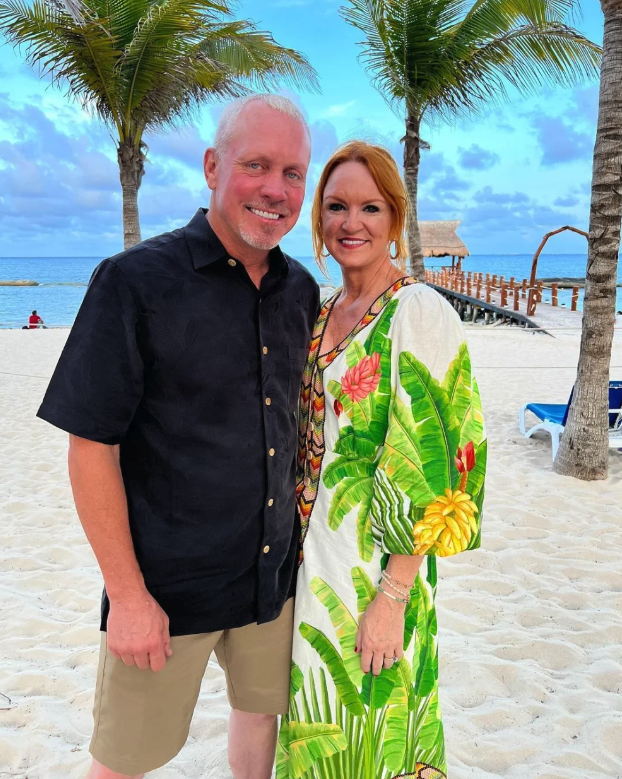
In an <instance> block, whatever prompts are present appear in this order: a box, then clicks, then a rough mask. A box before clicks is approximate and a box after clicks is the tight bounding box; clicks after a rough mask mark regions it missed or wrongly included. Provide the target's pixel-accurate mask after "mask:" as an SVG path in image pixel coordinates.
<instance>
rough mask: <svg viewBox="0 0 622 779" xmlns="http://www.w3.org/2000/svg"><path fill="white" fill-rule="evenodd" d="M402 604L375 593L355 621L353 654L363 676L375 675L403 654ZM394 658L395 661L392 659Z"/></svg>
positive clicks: (403, 610)
mask: <svg viewBox="0 0 622 779" xmlns="http://www.w3.org/2000/svg"><path fill="white" fill-rule="evenodd" d="M405 610H406V604H404V603H399V602H398V601H394V600H393V599H392V598H388V597H387V596H386V595H383V593H382V592H378V594H377V595H376V597H375V598H374V600H373V601H372V602H371V603H370V604H369V606H368V607H367V611H366V612H365V614H363V616H362V617H361V619H360V621H359V631H358V635H357V637H356V648H355V651H356V652H357V653H358V654H360V655H361V668H362V669H363V673H369V671H370V670H371V671H372V673H373V674H374V676H378V674H379V673H380V671H382V669H383V668H391V666H392V665H393V663H394V662H397V661H398V660H400V659H401V657H402V655H403V654H404V612H405ZM394 658H395V659H394Z"/></svg>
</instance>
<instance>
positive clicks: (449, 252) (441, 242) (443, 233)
mask: <svg viewBox="0 0 622 779" xmlns="http://www.w3.org/2000/svg"><path fill="white" fill-rule="evenodd" d="M460 224H461V221H460V220H455V221H448V220H445V221H442V222H419V232H420V233H421V247H422V249H423V256H424V257H451V267H452V268H453V267H458V268H459V267H460V265H461V263H462V260H463V259H464V257H468V256H469V254H470V252H469V250H468V249H467V247H466V245H465V244H464V243H463V241H462V239H461V238H459V237H458V233H457V232H456V230H457V229H458V226H459V225H460ZM456 260H457V263H456Z"/></svg>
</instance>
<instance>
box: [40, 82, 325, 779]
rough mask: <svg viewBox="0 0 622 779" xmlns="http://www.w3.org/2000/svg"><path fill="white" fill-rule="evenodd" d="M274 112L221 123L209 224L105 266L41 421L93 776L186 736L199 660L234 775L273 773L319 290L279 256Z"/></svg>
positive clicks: (288, 185) (303, 152) (278, 109)
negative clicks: (64, 540) (60, 467)
mask: <svg viewBox="0 0 622 779" xmlns="http://www.w3.org/2000/svg"><path fill="white" fill-rule="evenodd" d="M310 143H311V142H310V134H309V129H308V127H307V125H306V122H305V120H304V118H303V116H302V114H301V113H300V111H299V110H298V109H297V108H296V106H295V105H294V104H293V103H292V102H291V101H290V100H288V99H286V98H284V97H280V96H275V95H253V96H249V97H246V98H242V99H241V100H240V101H236V102H234V103H232V104H231V105H229V106H228V107H227V108H226V109H225V111H224V112H223V114H222V117H221V119H220V123H219V126H218V129H217V131H216V137H215V140H214V146H213V147H212V148H209V149H208V150H207V151H206V153H205V160H204V170H205V177H206V180H207V184H208V187H209V188H210V189H211V190H212V195H211V203H210V208H209V211H207V210H205V209H199V210H198V211H197V213H196V215H195V216H194V218H193V219H192V221H191V222H190V223H189V224H188V225H187V226H186V227H183V228H181V229H178V230H174V231H173V232H171V233H167V234H165V235H160V236H157V237H155V238H151V239H150V240H148V241H145V242H143V243H141V244H138V246H135V247H133V248H132V249H129V250H128V251H125V252H123V253H122V254H119V255H117V256H116V257H113V258H111V259H107V260H104V262H103V263H101V264H100V265H99V266H98V268H97V269H96V270H95V273H94V275H93V277H92V279H91V282H90V284H89V288H88V290H87V293H86V296H85V299H84V302H83V304H82V306H81V308H80V311H79V312H78V316H77V318H76V326H75V327H74V328H73V329H72V331H71V333H70V335H69V338H68V341H67V345H66V346H65V349H64V351H63V353H62V355H61V358H60V361H59V363H58V366H57V368H56V371H55V373H54V375H53V377H52V381H51V383H50V386H49V388H48V391H47V393H46V395H45V398H44V401H43V404H42V406H41V408H40V409H39V412H38V415H39V416H40V417H41V418H42V419H45V420H47V421H48V422H50V423H52V424H53V425H56V426H57V427H60V428H61V429H63V430H66V431H68V432H69V433H70V445H69V474H70V478H71V484H72V488H73V493H74V498H75V502H76V508H77V511H78V514H79V516H80V520H81V522H82V524H83V526H84V529H85V532H86V534H87V536H88V539H89V542H90V543H91V546H92V547H93V550H94V552H95V555H96V557H97V560H98V562H99V566H100V568H101V570H102V574H103V577H104V582H105V591H104V598H103V613H102V624H101V628H102V631H107V633H106V632H103V633H102V639H101V652H100V665H99V673H98V681H97V688H96V693H95V731H94V735H93V739H92V741H91V746H90V751H91V754H92V755H93V763H92V766H91V769H90V771H89V774H88V779H118V778H119V777H135V778H136V777H140V776H142V775H143V774H144V773H145V772H146V771H152V770H154V769H156V768H158V767H160V766H162V765H164V764H165V763H167V762H168V761H169V760H171V759H172V758H173V757H174V756H175V755H176V754H177V753H178V752H179V750H180V749H181V748H182V746H183V745H184V743H185V741H186V738H187V736H188V730H189V727H190V721H191V718H192V714H193V709H194V707H195V704H196V701H197V698H198V696H199V689H200V686H201V679H202V677H203V673H204V671H205V668H206V666H207V662H208V659H209V657H210V655H211V654H212V652H213V651H215V652H216V656H217V658H218V661H219V663H220V664H221V665H222V667H223V669H224V670H225V674H226V679H227V689H228V693H229V701H230V703H231V707H232V712H231V717H230V724H229V762H230V764H231V770H232V772H233V776H234V777H235V779H269V777H270V776H271V773H272V767H273V764H274V753H275V748H276V726H277V715H279V714H284V713H285V712H286V711H287V709H288V702H289V691H290V667H291V645H292V632H293V613H294V610H293V597H292V596H293V593H294V586H295V578H294V573H295V569H296V561H297V558H298V547H299V536H300V530H299V525H298V524H297V522H296V520H295V516H296V510H295V455H296V441H297V418H298V394H299V388H300V384H301V381H302V373H303V368H304V364H305V361H306V358H307V354H308V346H309V342H310V339H311V331H312V328H313V324H314V322H315V319H316V317H317V314H318V311H319V288H318V286H317V283H316V282H315V280H314V279H313V277H312V275H311V274H310V273H309V272H308V271H307V270H306V269H305V268H304V267H303V266H302V265H301V264H300V263H298V262H296V261H295V260H293V259H291V258H290V257H288V256H287V255H286V254H284V253H283V252H282V251H281V249H280V248H279V246H278V244H279V241H280V240H281V239H282V238H283V236H284V235H285V234H286V233H288V232H289V231H290V230H291V229H292V228H293V227H294V225H295V224H296V221H297V219H298V216H299V214H300V209H301V207H302V203H303V200H304V194H305V181H306V174H307V169H308V166H309V161H310V155H311V146H310Z"/></svg>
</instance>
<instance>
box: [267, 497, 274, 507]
mask: <svg viewBox="0 0 622 779" xmlns="http://www.w3.org/2000/svg"><path fill="white" fill-rule="evenodd" d="M273 505H274V500H273V498H270V500H269V501H268V506H273Z"/></svg>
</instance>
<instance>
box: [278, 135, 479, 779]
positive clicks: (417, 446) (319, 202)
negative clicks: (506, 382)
mask: <svg viewBox="0 0 622 779" xmlns="http://www.w3.org/2000/svg"><path fill="white" fill-rule="evenodd" d="M406 203H407V200H406V193H405V191H404V187H403V184H402V181H401V178H400V176H399V173H398V170H397V167H396V165H395V162H394V161H393V159H392V157H391V156H390V155H389V153H388V152H387V151H385V150H384V149H382V148H380V147H378V146H372V145H370V144H367V143H362V142H357V141H355V142H352V143H348V144H346V145H345V146H343V147H342V148H340V149H338V150H337V152H336V153H335V154H334V155H333V157H332V158H331V159H330V160H329V162H328V164H327V166H326V168H325V170H324V172H323V174H322V176H321V178H320V182H319V185H318V189H317V192H316V195H315V201H314V204H313V212H312V219H313V238H314V247H315V251H316V257H317V258H318V260H319V262H320V265H321V266H323V261H324V257H326V256H327V254H325V253H323V245H325V246H326V249H327V251H328V253H329V254H331V255H332V256H333V257H334V259H335V260H336V261H337V262H338V263H339V265H340V266H341V271H342V275H343V287H342V289H341V290H338V291H337V292H336V293H335V294H334V295H333V296H332V297H331V298H330V299H329V300H328V301H327V302H326V303H325V304H324V306H323V308H322V311H321V313H320V316H319V319H318V321H317V324H316V327H315V331H314V334H313V340H312V343H311V352H310V355H309V360H308V362H307V366H306V369H305V374H304V379H303V387H302V400H301V412H300V439H299V440H300V452H299V477H298V478H299V481H298V508H299V512H300V516H301V521H302V537H303V555H304V557H303V561H302V565H301V567H300V570H299V576H298V588H297V600H296V616H295V623H294V624H295V631H294V647H293V664H292V684H291V702H290V709H289V713H288V715H287V716H286V717H284V719H283V722H282V727H281V732H280V736H279V752H278V758H277V777H278V779H298V777H305V779H393V777H398V776H400V777H401V776H408V777H418V778H419V779H441V778H442V777H445V775H446V770H447V769H446V763H445V749H444V742H443V727H442V722H441V718H440V714H439V708H438V690H437V678H438V659H437V639H436V632H437V631H436V615H435V609H434V595H435V591H436V557H437V556H441V557H447V556H449V555H453V554H456V553H457V552H461V551H464V550H466V549H475V548H477V547H479V545H480V520H481V508H482V501H483V495H484V485H483V482H484V470H485V462H486V442H485V438H484V427H483V418H482V413H481V405H480V400H479V393H478V389H477V384H476V383H475V380H474V379H473V378H472V375H471V364H470V361H469V355H468V351H467V347H466V343H465V340H464V333H463V330H462V326H461V324H460V320H459V318H458V316H457V314H456V313H455V312H454V310H453V309H452V308H451V306H450V305H449V304H448V303H447V302H446V301H445V300H444V299H443V298H442V297H440V296H439V295H438V294H437V293H436V292H434V291H433V290H432V289H431V288H430V287H427V286H426V285H425V284H421V283H418V282H417V281H416V280H415V279H413V278H412V277H410V276H407V275H406V274H405V273H404V270H403V267H404V261H405V257H406V248H405V242H404V225H405V218H406V210H407V209H406ZM391 249H393V251H391Z"/></svg>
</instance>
